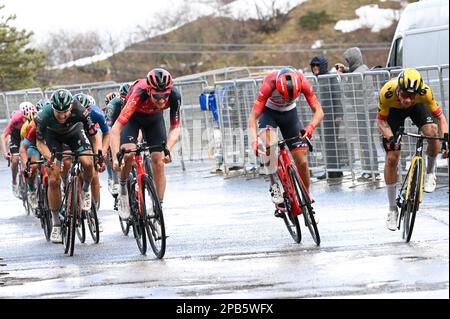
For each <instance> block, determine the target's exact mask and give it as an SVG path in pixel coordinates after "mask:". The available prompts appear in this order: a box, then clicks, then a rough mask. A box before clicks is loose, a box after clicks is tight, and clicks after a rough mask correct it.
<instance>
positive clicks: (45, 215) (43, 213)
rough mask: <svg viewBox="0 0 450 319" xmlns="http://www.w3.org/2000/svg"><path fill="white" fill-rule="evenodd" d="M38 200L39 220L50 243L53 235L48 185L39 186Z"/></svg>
mask: <svg viewBox="0 0 450 319" xmlns="http://www.w3.org/2000/svg"><path fill="white" fill-rule="evenodd" d="M38 187H39V188H38V196H39V197H38V198H39V201H38V203H39V207H38V210H39V218H40V219H41V225H42V229H43V230H44V235H45V239H46V240H47V241H50V236H51V233H52V216H51V213H50V209H49V208H48V201H47V189H48V186H47V183H46V184H45V185H41V184H39V186H38Z"/></svg>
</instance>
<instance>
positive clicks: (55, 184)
mask: <svg viewBox="0 0 450 319" xmlns="http://www.w3.org/2000/svg"><path fill="white" fill-rule="evenodd" d="M46 170H47V174H48V192H47V198H48V206H49V208H50V210H51V211H52V212H54V211H58V210H59V207H60V205H61V186H60V184H61V175H60V172H59V164H53V166H52V167H51V168H46Z"/></svg>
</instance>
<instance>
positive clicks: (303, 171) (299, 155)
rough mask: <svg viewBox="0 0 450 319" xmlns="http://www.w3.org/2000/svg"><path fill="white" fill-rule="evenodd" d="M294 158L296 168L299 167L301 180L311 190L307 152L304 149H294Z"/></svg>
mask: <svg viewBox="0 0 450 319" xmlns="http://www.w3.org/2000/svg"><path fill="white" fill-rule="evenodd" d="M291 154H292V157H293V158H294V162H295V166H296V167H297V170H298V173H299V174H300V178H301V179H302V181H303V184H305V187H306V189H307V190H309V185H310V174H309V166H308V158H307V156H306V155H307V151H306V150H304V149H300V148H299V149H294V150H293V151H292V152H291Z"/></svg>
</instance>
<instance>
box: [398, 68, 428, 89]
mask: <svg viewBox="0 0 450 319" xmlns="http://www.w3.org/2000/svg"><path fill="white" fill-rule="evenodd" d="M422 86H423V80H422V76H421V75H420V73H419V71H417V70H416V69H413V68H408V69H405V70H403V71H402V72H401V73H400V74H399V76H398V88H399V89H400V90H402V91H403V92H408V93H411V94H419V93H420V91H421V90H422Z"/></svg>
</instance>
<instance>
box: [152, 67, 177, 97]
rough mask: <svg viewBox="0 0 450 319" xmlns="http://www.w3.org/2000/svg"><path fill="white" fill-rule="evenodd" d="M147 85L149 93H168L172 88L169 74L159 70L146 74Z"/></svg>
mask: <svg viewBox="0 0 450 319" xmlns="http://www.w3.org/2000/svg"><path fill="white" fill-rule="evenodd" d="M147 84H148V86H149V88H148V89H149V91H151V90H152V91H158V92H164V93H169V92H170V91H171V90H172V87H173V80H172V76H171V75H170V73H169V72H167V71H166V70H164V69H161V68H156V69H153V70H150V72H148V74H147Z"/></svg>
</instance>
